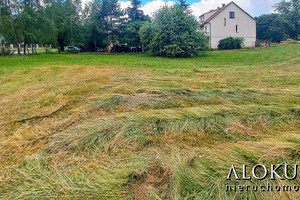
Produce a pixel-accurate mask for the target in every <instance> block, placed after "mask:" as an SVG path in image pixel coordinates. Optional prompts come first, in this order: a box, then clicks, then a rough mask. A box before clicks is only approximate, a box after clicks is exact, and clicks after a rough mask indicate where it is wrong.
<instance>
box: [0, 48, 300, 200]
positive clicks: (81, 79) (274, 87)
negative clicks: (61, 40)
mask: <svg viewBox="0 0 300 200" xmlns="http://www.w3.org/2000/svg"><path fill="white" fill-rule="evenodd" d="M299 161H300V45H298V44H295V45H278V46H276V47H271V48H261V49H243V50H232V51H210V52H206V53H204V54H203V55H201V56H200V57H197V58H179V59H170V58H163V57H154V56H152V55H151V54H116V55H100V54H58V53H49V54H43V53H41V54H39V55H34V56H9V57H0V198H1V199H128V200H129V199H137V200H139V199H178V200H180V199H205V200H206V199H253V200H254V199H269V200H277V199H278V200H281V199H300V191H298V192H295V191H293V190H292V191H280V192H278V191H276V190H273V191H270V192H262V191H252V190H251V191H245V190H244V191H231V192H228V191H226V185H251V186H252V185H267V184H271V185H274V186H275V185H280V186H283V185H291V186H294V185H298V186H300V179H299V175H298V178H297V179H295V180H292V181H290V180H280V179H276V180H270V178H269V177H268V178H267V179H265V180H262V181H258V180H255V179H253V180H251V181H242V180H241V181H237V180H234V179H233V178H232V180H231V181H229V180H226V177H227V175H228V172H229V169H230V167H231V165H235V166H236V168H237V171H238V173H239V174H242V172H241V170H242V165H243V164H246V165H248V166H249V168H250V167H251V166H254V165H256V164H264V165H266V166H270V165H271V164H276V165H278V164H290V165H292V164H299ZM290 171H292V168H291V169H290ZM259 173H262V172H259ZM278 173H279V174H282V173H283V171H282V170H281V171H279V172H278Z"/></svg>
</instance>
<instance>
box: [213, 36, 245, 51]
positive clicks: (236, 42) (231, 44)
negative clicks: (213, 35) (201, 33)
mask: <svg viewBox="0 0 300 200" xmlns="http://www.w3.org/2000/svg"><path fill="white" fill-rule="evenodd" d="M243 40H244V39H242V38H233V37H228V38H225V39H223V40H220V41H219V45H218V49H220V50H223V49H241V48H242V45H243Z"/></svg>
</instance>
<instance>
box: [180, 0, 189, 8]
mask: <svg viewBox="0 0 300 200" xmlns="http://www.w3.org/2000/svg"><path fill="white" fill-rule="evenodd" d="M178 2H179V5H180V6H181V7H182V8H183V9H187V8H188V7H189V4H188V3H187V2H186V0H178Z"/></svg>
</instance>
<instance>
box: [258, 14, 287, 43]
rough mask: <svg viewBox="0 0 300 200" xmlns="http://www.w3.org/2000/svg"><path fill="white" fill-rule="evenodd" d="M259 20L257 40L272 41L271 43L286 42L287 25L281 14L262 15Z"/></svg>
mask: <svg viewBox="0 0 300 200" xmlns="http://www.w3.org/2000/svg"><path fill="white" fill-rule="evenodd" d="M256 20H257V29H256V30H257V39H259V40H270V41H271V42H280V41H282V40H286V39H287V37H288V35H287V34H286V29H285V28H286V26H288V25H289V24H288V23H286V21H285V19H284V17H282V16H281V15H280V14H268V15H262V16H259V17H257V18H256Z"/></svg>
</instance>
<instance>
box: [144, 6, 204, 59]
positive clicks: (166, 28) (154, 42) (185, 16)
mask: <svg viewBox="0 0 300 200" xmlns="http://www.w3.org/2000/svg"><path fill="white" fill-rule="evenodd" d="M197 29H198V23H197V21H196V19H195V18H194V17H193V16H192V15H191V14H189V13H188V12H186V11H184V9H183V8H182V7H180V6H178V5H174V6H172V7H167V6H165V7H163V8H161V9H160V10H159V11H158V12H157V13H156V14H155V16H154V20H153V22H152V23H146V24H145V25H144V26H143V27H142V28H141V30H140V37H141V41H142V43H143V44H144V45H146V46H147V48H148V49H149V50H150V51H152V52H153V53H154V54H156V55H159V56H165V57H192V56H197V55H198V53H199V52H201V51H204V50H206V49H207V47H208V40H207V38H206V37H205V36H204V34H203V33H200V32H198V31H197Z"/></svg>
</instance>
